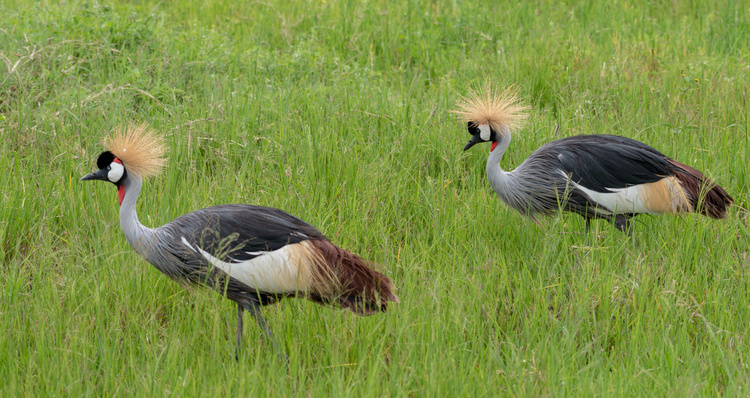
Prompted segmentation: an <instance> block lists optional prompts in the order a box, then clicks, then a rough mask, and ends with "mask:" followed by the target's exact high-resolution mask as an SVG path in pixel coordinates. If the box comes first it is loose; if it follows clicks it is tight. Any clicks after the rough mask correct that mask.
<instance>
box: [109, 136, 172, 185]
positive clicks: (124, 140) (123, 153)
mask: <svg viewBox="0 0 750 398" xmlns="http://www.w3.org/2000/svg"><path fill="white" fill-rule="evenodd" d="M104 146H105V147H106V148H107V150H109V151H110V152H112V154H113V155H115V156H116V157H117V158H118V159H120V160H121V161H122V163H123V164H124V165H125V168H126V169H127V170H128V173H132V174H135V175H137V176H140V177H150V176H154V175H157V174H159V172H161V169H162V168H163V167H164V166H165V165H166V163H167V158H166V157H165V156H164V153H165V152H166V150H167V148H166V146H165V145H164V140H163V139H162V137H161V136H159V135H158V134H156V133H155V132H154V131H153V129H151V128H150V127H149V126H148V124H146V123H142V124H129V125H127V126H124V127H119V128H118V129H117V130H115V131H114V132H113V133H112V134H111V135H110V136H109V137H107V138H105V139H104Z"/></svg>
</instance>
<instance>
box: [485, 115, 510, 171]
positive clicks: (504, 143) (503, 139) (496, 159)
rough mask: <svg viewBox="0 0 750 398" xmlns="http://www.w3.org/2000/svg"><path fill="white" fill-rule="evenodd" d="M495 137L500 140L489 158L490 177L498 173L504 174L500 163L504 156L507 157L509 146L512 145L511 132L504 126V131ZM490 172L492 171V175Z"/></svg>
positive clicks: (488, 169)
mask: <svg viewBox="0 0 750 398" xmlns="http://www.w3.org/2000/svg"><path fill="white" fill-rule="evenodd" d="M495 136H496V137H499V138H500V139H499V140H498V141H497V146H496V147H495V149H494V150H492V151H491V152H490V156H489V157H488V158H487V175H488V176H490V175H491V174H492V173H497V172H501V173H504V171H503V169H502V168H501V167H500V161H501V160H502V159H503V155H505V151H506V150H507V149H508V145H510V130H509V129H508V127H506V126H503V127H502V130H501V131H500V132H499V133H496V134H495ZM490 171H492V173H490Z"/></svg>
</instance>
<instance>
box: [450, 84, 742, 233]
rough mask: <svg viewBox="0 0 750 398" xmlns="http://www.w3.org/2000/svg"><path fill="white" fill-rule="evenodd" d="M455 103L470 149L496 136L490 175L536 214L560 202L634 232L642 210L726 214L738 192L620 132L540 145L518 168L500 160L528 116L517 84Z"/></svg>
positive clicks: (518, 206) (504, 195) (510, 200)
mask: <svg viewBox="0 0 750 398" xmlns="http://www.w3.org/2000/svg"><path fill="white" fill-rule="evenodd" d="M458 108H459V109H458V110H456V111H454V112H455V113H456V114H458V115H459V116H460V117H461V118H462V119H463V120H464V122H467V123H468V130H469V134H470V135H471V139H470V140H469V142H468V143H467V144H466V146H465V147H464V151H465V150H467V149H469V148H471V147H472V146H474V145H476V144H479V143H482V142H490V143H492V145H491V148H490V154H489V157H488V158H487V178H488V180H489V182H490V185H491V186H492V189H494V190H495V193H497V196H498V197H499V198H500V199H501V200H502V201H503V202H505V203H506V204H507V205H508V206H510V207H512V208H513V209H515V210H516V211H518V212H519V213H521V214H523V215H527V216H529V217H530V218H531V219H532V220H534V221H535V222H536V221H537V216H539V215H551V214H554V213H555V212H557V211H558V210H559V209H562V210H563V211H569V212H573V213H577V214H580V215H581V216H583V218H585V219H586V230H587V231H588V230H589V228H590V222H591V220H592V219H597V218H601V219H605V220H608V221H609V222H613V223H614V225H615V227H617V228H618V229H620V230H621V231H623V232H627V233H630V228H629V219H630V217H633V216H635V215H637V214H642V213H645V214H654V215H658V214H665V213H682V212H699V213H701V214H704V215H707V216H709V217H713V218H717V219H719V218H724V217H726V209H727V206H729V205H731V204H732V202H733V199H732V197H731V196H729V194H728V193H727V192H726V191H725V190H724V189H723V188H721V187H720V186H718V185H716V183H714V182H713V181H711V180H710V179H708V178H706V177H705V176H704V175H703V173H701V172H699V171H698V170H696V169H694V168H692V167H690V166H686V165H684V164H682V163H680V162H677V161H675V160H672V159H670V158H669V157H667V156H666V155H664V154H662V153H661V152H659V151H657V150H656V149H654V148H651V147H650V146H648V145H646V144H644V143H642V142H638V141H635V140H632V139H630V138H625V137H618V136H613V135H581V136H573V137H567V138H562V139H558V140H555V141H552V142H550V143H548V144H545V145H544V146H542V147H540V148H539V149H537V150H536V151H534V153H532V154H531V155H530V156H529V157H528V158H527V159H526V160H524V161H523V163H521V165H520V166H518V167H517V168H516V169H515V170H513V171H508V172H506V171H503V169H502V168H501V167H500V160H501V159H502V158H503V154H504V153H505V151H506V150H507V149H508V145H509V144H510V137H511V134H510V132H511V130H514V129H516V128H519V127H520V126H521V125H522V124H523V122H524V121H525V120H526V118H527V114H526V110H528V107H527V106H524V105H521V104H519V99H518V95H517V91H516V90H515V89H513V88H508V89H506V90H504V91H503V92H501V93H499V94H498V95H493V94H492V91H491V89H490V88H488V89H487V91H486V93H485V94H479V93H476V92H474V93H471V94H470V96H469V97H466V98H463V100H462V101H461V102H460V103H459V104H458Z"/></svg>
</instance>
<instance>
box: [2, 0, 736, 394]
mask: <svg viewBox="0 0 750 398" xmlns="http://www.w3.org/2000/svg"><path fill="white" fill-rule="evenodd" d="M235 3H238V2H235V1H230V0H220V1H215V2H188V1H185V0H178V1H171V2H157V1H142V2H108V3H99V2H94V1H91V2H88V1H78V0H72V1H66V2H51V1H40V2H35V3H34V4H26V2H22V1H14V0H3V1H0V61H2V62H0V136H1V137H2V139H0V169H1V170H3V172H2V173H0V197H1V199H2V205H0V287H1V293H0V329H2V330H3V337H2V338H0V380H2V382H0V396H18V395H21V396H84V395H88V396H115V395H119V396H133V395H136V396H257V395H261V396H262V395H266V396H267V395H284V396H357V397H359V396H467V397H476V396H498V395H500V396H518V395H520V396H551V395H554V396H558V395H559V396H581V395H583V396H590V395H606V396H696V395H698V396H700V395H707V396H714V395H719V394H723V395H727V396H742V395H748V394H750V327H749V326H748V325H750V305H749V304H750V303H749V302H748V297H750V238H748V236H749V233H750V215H749V214H748V211H747V210H746V209H748V205H749V203H748V202H749V201H750V161H749V158H750V136H749V135H748V125H749V124H750V120H749V117H748V109H750V105H749V104H748V94H749V93H748V87H750V57H749V56H748V54H750V41H749V40H748V37H750V8H749V7H748V5H747V4H743V2H735V1H718V2H712V1H704V0H696V1H692V2H685V4H683V2H667V1H652V2H648V3H645V4H641V3H632V2H617V1H615V2H593V1H591V2H571V3H570V4H565V3H564V2H555V1H536V2H519V4H516V2H507V3H499V2H494V1H488V2H486V3H484V4H482V3H472V2H447V1H446V2H442V1H437V2H427V1H415V0H410V1H403V2H389V1H347V0H343V1H335V0H328V1H294V2H288V1H277V0H271V1H269V2H242V4H235ZM487 80H490V81H492V82H493V83H494V84H495V85H498V86H505V85H509V84H516V85H517V86H518V87H519V88H520V90H521V92H522V94H523V95H524V97H525V98H527V99H528V102H529V104H530V105H531V106H532V111H531V118H530V123H529V124H528V125H527V126H526V127H525V128H524V129H523V130H521V131H518V132H516V134H515V135H514V141H513V142H512V143H511V147H510V149H509V151H508V154H507V155H506V157H505V159H504V161H503V167H504V168H505V169H512V168H513V167H515V166H516V165H518V164H519V163H520V162H521V161H522V160H523V159H524V158H525V157H527V156H528V155H529V154H530V153H531V152H532V151H533V150H534V149H535V148H537V147H538V146H540V145H541V144H543V143H545V142H548V141H550V140H552V139H554V138H555V136H554V135H553V133H554V130H555V126H556V125H557V124H559V125H560V131H559V133H558V136H569V135H577V134H583V133H611V134H619V135H624V136H628V137H631V138H635V139H638V140H641V141H644V142H646V143H648V144H650V145H652V146H654V147H655V148H657V149H660V150H661V151H663V152H665V153H666V154H668V155H670V156H672V157H674V158H675V159H678V160H680V161H682V162H685V163H687V164H689V165H692V166H694V167H696V168H698V169H701V170H703V171H705V172H706V173H707V174H708V175H709V176H711V177H712V178H715V179H716V180H717V182H719V183H720V184H721V185H722V186H724V187H726V188H727V190H728V191H729V192H730V193H731V194H732V195H733V196H734V198H735V199H736V201H737V207H734V208H732V209H731V210H730V212H729V217H728V219H727V220H723V221H715V220H711V219H708V218H705V217H700V216H696V215H686V216H682V217H673V216H665V217H649V216H641V217H639V218H637V219H636V220H637V221H636V222H635V231H634V239H628V238H626V237H625V236H623V235H622V234H621V233H619V232H618V231H617V230H615V229H614V228H612V227H611V226H608V225H606V224H604V223H602V222H598V223H595V224H594V225H595V228H596V233H595V234H591V235H590V236H586V235H585V234H583V233H582V232H583V230H584V223H583V221H582V219H581V218H580V217H578V216H575V215H560V216H557V217H553V218H550V219H545V220H544V221H543V222H542V223H541V225H540V226H536V225H534V224H533V223H531V222H530V221H528V220H525V219H524V218H522V217H521V216H519V215H518V214H516V213H515V212H513V211H511V210H510V209H509V208H508V207H506V206H504V205H502V204H501V203H499V201H498V200H497V198H496V197H495V195H494V193H493V192H492V190H491V189H490V187H489V185H488V183H487V180H486V178H485V176H484V167H485V156H486V154H487V150H488V148H486V147H484V146H479V147H478V148H477V149H473V150H471V151H468V152H467V153H463V152H462V151H461V149H462V147H463V145H464V144H465V142H466V141H467V140H468V135H467V134H466V130H465V126H464V125H463V124H462V123H461V122H459V121H458V120H457V119H456V118H455V117H453V116H452V115H451V114H450V113H449V110H451V109H453V108H454V104H455V102H456V100H457V99H458V98H459V96H460V95H464V94H466V93H467V92H468V90H469V88H470V87H477V86H479V85H481V84H482V83H484V82H485V81H487ZM129 121H147V122H149V123H150V124H151V125H152V126H154V127H155V128H156V129H158V130H159V131H160V132H163V134H164V135H165V137H167V141H168V143H169V147H170V167H169V169H168V170H167V172H166V173H165V174H164V175H163V176H161V177H159V178H155V179H152V180H149V181H147V182H146V185H145V188H144V191H143V193H142V197H141V200H140V203H139V211H140V216H141V221H142V222H143V223H144V224H146V225H148V226H159V225H161V224H163V223H165V222H168V221H170V220H171V219H173V218H174V217H176V216H178V215H181V214H184V213H186V212H188V211H191V210H194V209H197V208H200V207H205V206H209V205H213V204H220V203H231V202H239V203H252V204H260V205H266V206H273V207H277V208H281V209H283V210H286V211H288V212H290V213H292V214H295V215H297V216H299V217H301V218H303V219H305V220H306V221H308V222H310V223H311V224H313V225H315V226H317V227H318V228H319V229H320V230H321V231H323V232H324V233H326V234H327V235H328V236H329V237H330V238H331V239H332V240H333V241H334V242H336V243H338V244H339V245H341V246H343V247H346V248H350V249H352V250H353V251H355V252H358V253H360V254H362V255H363V256H365V257H367V258H369V259H371V260H374V261H377V262H379V263H381V264H383V270H384V272H386V273H387V274H388V275H389V276H390V277H391V278H392V279H393V280H394V281H395V283H396V285H397V287H398V294H399V295H400V297H401V304H399V305H394V306H392V307H391V308H390V309H389V312H388V313H386V314H381V315H376V316H372V317H367V318H358V317H356V316H353V315H352V314H350V313H348V312H344V311H339V310H332V309H330V308H324V307H320V306H317V305H315V304H312V303H310V302H307V301H304V300H294V299H290V300H284V301H283V302H282V303H281V304H280V305H276V306H271V307H267V308H265V309H264V314H265V316H266V318H267V319H268V321H269V323H270V326H271V328H272V330H273V331H274V332H275V333H276V334H277V336H278V337H279V338H280V340H281V341H282V344H283V345H284V346H285V347H286V351H287V353H288V354H289V356H290V359H291V361H290V366H289V368H288V369H286V368H285V367H284V366H283V365H281V364H280V363H279V361H277V359H276V357H275V356H274V354H273V349H272V348H271V347H270V345H269V344H267V343H266V342H265V341H264V340H263V339H262V335H261V333H260V331H259V329H258V328H257V327H256V326H255V325H254V324H252V323H251V322H250V320H249V317H248V318H247V323H246V324H247V325H249V326H248V327H246V330H245V341H246V342H247V344H246V347H245V349H244V357H243V358H242V359H241V360H240V362H239V363H235V361H234V360H233V357H232V355H233V353H234V347H235V346H234V344H235V343H234V327H235V316H236V312H235V307H234V306H233V303H232V302H230V301H228V300H225V299H223V298H221V297H220V296H219V295H217V294H215V293H212V292H208V291H203V290H191V291H186V290H183V289H181V288H180V287H179V286H177V285H176V284H175V283H173V282H171V281H170V280H168V279H167V278H166V277H164V276H162V275H161V274H159V273H158V271H156V270H155V269H154V268H153V267H152V266H150V265H149V264H148V263H146V262H145V261H144V260H142V259H141V258H140V257H139V256H138V255H137V254H136V253H135V252H134V251H133V250H132V249H131V248H130V247H129V246H128V244H127V242H126V240H125V239H124V236H123V234H122V232H121V231H120V229H119V223H118V219H117V209H118V207H117V202H116V200H115V198H116V192H115V190H114V189H112V187H111V186H108V185H107V184H96V183H80V182H79V181H78V179H79V178H80V177H81V176H82V175H84V174H86V173H88V172H90V171H92V170H93V169H94V166H95V164H94V163H95V162H94V161H95V159H96V156H98V154H99V152H100V151H101V150H102V146H101V145H100V141H101V139H102V137H103V136H104V135H105V134H107V133H108V132H109V131H111V130H112V129H113V128H115V127H116V126H118V125H120V124H123V123H127V122H129Z"/></svg>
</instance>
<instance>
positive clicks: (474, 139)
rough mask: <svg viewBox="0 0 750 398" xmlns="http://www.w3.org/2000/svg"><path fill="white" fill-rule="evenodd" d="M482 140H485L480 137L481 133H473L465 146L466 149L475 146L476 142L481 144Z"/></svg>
mask: <svg viewBox="0 0 750 398" xmlns="http://www.w3.org/2000/svg"><path fill="white" fill-rule="evenodd" d="M480 142H484V140H482V138H481V137H479V134H475V135H472V136H471V139H470V140H469V143H468V144H466V146H465V147H464V151H465V150H467V149H469V148H471V147H473V146H474V145H476V144H479V143H480Z"/></svg>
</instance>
